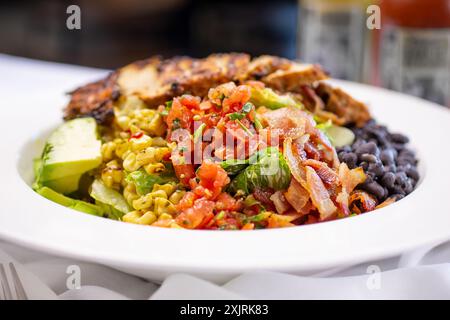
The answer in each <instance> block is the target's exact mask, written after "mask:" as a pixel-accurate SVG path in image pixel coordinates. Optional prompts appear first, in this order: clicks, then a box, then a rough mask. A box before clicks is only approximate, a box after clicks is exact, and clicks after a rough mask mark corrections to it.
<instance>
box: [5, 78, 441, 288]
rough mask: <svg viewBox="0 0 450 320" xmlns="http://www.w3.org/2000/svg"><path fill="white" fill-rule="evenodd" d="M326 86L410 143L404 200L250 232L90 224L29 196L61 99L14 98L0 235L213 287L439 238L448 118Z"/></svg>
mask: <svg viewBox="0 0 450 320" xmlns="http://www.w3.org/2000/svg"><path fill="white" fill-rule="evenodd" d="M335 84H338V85H340V86H342V87H343V88H344V89H346V90H348V91H349V92H350V93H352V94H353V95H354V96H355V97H357V98H359V99H360V100H362V101H365V102H367V103H368V104H369V105H370V107H371V109H372V112H373V114H374V116H375V117H376V118H377V119H378V120H379V122H380V123H384V124H387V125H388V126H389V127H390V129H392V130H394V131H395V130H398V131H400V132H402V133H405V134H407V135H408V136H409V137H410V138H411V141H412V147H413V148H414V149H416V150H417V151H418V153H419V157H420V171H421V174H422V179H421V182H420V184H419V185H418V187H417V188H416V190H415V191H414V192H413V193H412V194H411V195H409V196H408V197H406V198H405V199H403V200H401V201H399V202H397V203H395V204H393V205H390V206H388V207H386V208H384V209H380V210H376V211H374V212H371V213H367V214H364V215H361V216H358V217H353V218H348V219H343V220H339V221H333V222H326V223H321V224H315V225H308V226H301V227H295V228H287V229H272V230H258V231H189V230H174V229H160V228H153V227H146V226H139V225H132V224H127V223H122V222H116V221H112V220H107V219H102V218H98V217H94V216H90V215H88V214H83V213H80V212H77V211H73V210H70V209H66V208H64V207H62V206H59V205H58V204H55V203H52V202H51V201H49V200H46V199H44V198H42V197H41V196H39V195H38V194H36V193H34V192H33V191H32V190H31V188H30V186H29V185H30V183H31V180H32V159H33V157H35V156H36V155H38V154H39V153H40V151H41V148H42V144H43V141H42V138H45V136H46V135H45V134H46V133H47V132H48V131H49V130H50V129H52V128H54V127H55V126H56V125H58V123H60V121H61V120H60V117H61V106H62V105H63V104H64V103H65V99H64V98H63V97H62V95H58V94H56V93H55V95H54V96H49V95H47V94H46V95H43V96H41V97H39V96H37V97H36V96H34V97H33V99H28V98H27V97H26V96H21V97H18V99H17V101H16V100H14V101H3V103H4V104H5V106H6V105H7V106H8V107H7V108H3V107H2V108H1V111H0V116H2V129H3V130H2V132H3V137H2V139H1V142H0V146H1V149H0V150H2V152H1V156H0V165H1V168H2V170H1V172H2V174H1V181H2V183H1V187H0V203H1V206H0V208H1V209H0V236H1V237H2V238H5V239H7V240H10V241H13V242H16V243H19V244H22V245H25V246H28V247H31V248H34V249H37V250H41V251H45V252H48V253H53V254H58V255H62V256H67V257H73V258H79V259H84V260H88V261H92V262H98V263H102V264H105V265H108V266H111V267H114V268H118V269H121V270H124V271H127V272H130V273H133V274H136V275H139V276H142V277H145V278H149V279H153V280H162V279H163V278H164V277H165V276H167V275H168V274H171V273H175V272H188V273H192V274H195V275H198V276H200V277H203V278H207V279H211V280H214V281H218V282H220V281H224V280H226V279H228V278H230V277H231V276H233V275H235V274H238V273H241V272H245V271H251V270H255V269H270V270H277V271H284V272H291V273H298V274H311V273H314V272H318V271H322V270H325V269H328V268H334V267H343V266H347V265H351V264H355V263H359V262H363V261H367V260H371V259H379V258H385V257H389V256H393V255H396V254H399V253H402V252H405V251H408V250H411V249H413V248H415V247H418V246H421V245H426V244H430V243H436V242H439V241H443V240H446V239H449V238H450V201H449V200H450V170H449V168H448V164H449V159H450V149H449V142H448V140H449V138H450V112H448V110H446V109H444V108H443V107H439V106H437V105H434V104H431V103H428V102H425V101H423V100H420V99H416V98H413V97H408V96H405V95H401V94H398V93H393V92H390V91H386V90H382V89H377V88H372V87H368V86H364V85H359V84H353V83H348V82H335ZM69 89H70V88H69ZM3 103H2V104H3ZM75 138H76V137H75ZM39 139H40V140H39ZM36 141H37V142H36Z"/></svg>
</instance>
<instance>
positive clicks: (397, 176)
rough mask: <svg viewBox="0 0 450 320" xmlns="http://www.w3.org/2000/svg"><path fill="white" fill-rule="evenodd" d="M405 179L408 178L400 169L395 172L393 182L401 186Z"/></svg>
mask: <svg viewBox="0 0 450 320" xmlns="http://www.w3.org/2000/svg"><path fill="white" fill-rule="evenodd" d="M407 180H408V176H407V175H406V173H405V172H403V171H400V172H397V173H396V174H395V183H396V184H399V185H402V186H403V185H404V184H405V182H406V181H407Z"/></svg>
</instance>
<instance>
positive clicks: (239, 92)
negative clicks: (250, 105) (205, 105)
mask: <svg viewBox="0 0 450 320" xmlns="http://www.w3.org/2000/svg"><path fill="white" fill-rule="evenodd" d="M250 96H251V91H250V87H249V86H245V85H242V86H238V87H236V89H234V90H233V91H232V92H231V94H230V96H229V97H227V98H225V99H224V100H223V104H222V107H223V112H224V113H229V112H236V111H239V110H240V109H241V108H242V106H243V105H244V104H245V103H246V102H248V100H250Z"/></svg>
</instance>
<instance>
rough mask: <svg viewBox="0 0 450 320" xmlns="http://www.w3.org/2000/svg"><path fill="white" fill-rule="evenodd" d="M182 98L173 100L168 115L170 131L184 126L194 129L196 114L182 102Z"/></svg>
mask: <svg viewBox="0 0 450 320" xmlns="http://www.w3.org/2000/svg"><path fill="white" fill-rule="evenodd" d="M180 99H181V98H175V99H173V102H172V107H171V108H170V111H169V114H168V115H167V117H166V124H167V126H168V127H169V130H170V131H173V130H176V129H180V128H184V129H188V130H189V131H191V130H192V124H193V122H192V117H193V116H194V115H193V113H192V112H191V110H189V109H188V108H187V107H186V106H184V105H183V104H181V103H180Z"/></svg>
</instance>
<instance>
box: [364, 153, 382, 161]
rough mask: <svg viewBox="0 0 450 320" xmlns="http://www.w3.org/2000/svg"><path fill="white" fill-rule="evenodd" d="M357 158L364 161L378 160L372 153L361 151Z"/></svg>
mask: <svg viewBox="0 0 450 320" xmlns="http://www.w3.org/2000/svg"><path fill="white" fill-rule="evenodd" d="M359 158H360V159H361V161H366V162H371V163H376V162H378V158H377V157H375V156H374V155H373V154H369V153H363V154H362V155H361V156H360V157H359Z"/></svg>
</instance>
